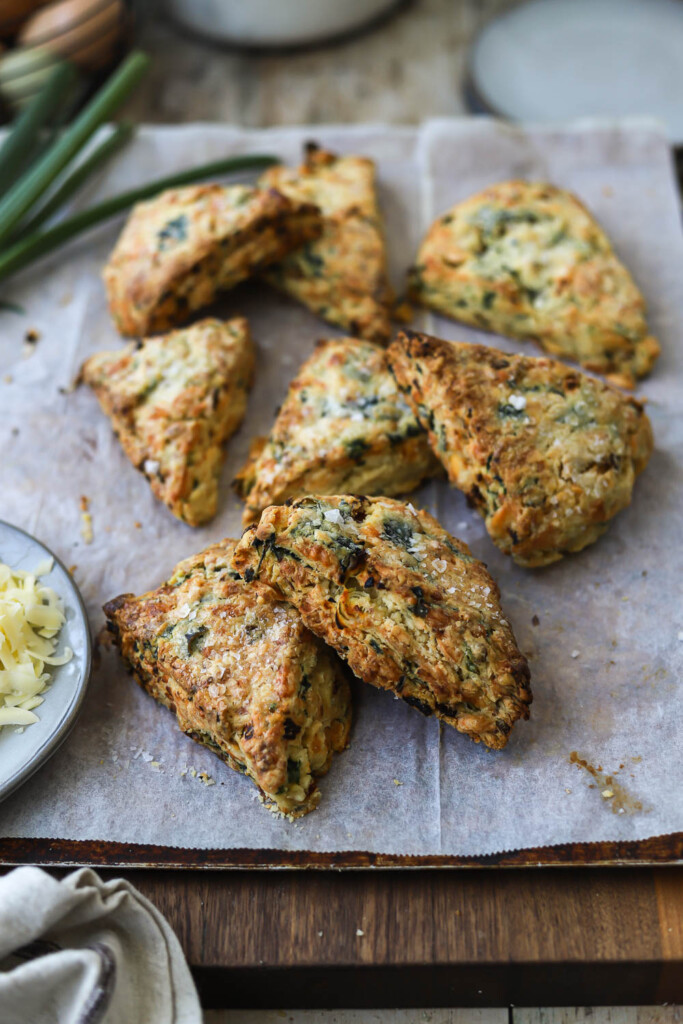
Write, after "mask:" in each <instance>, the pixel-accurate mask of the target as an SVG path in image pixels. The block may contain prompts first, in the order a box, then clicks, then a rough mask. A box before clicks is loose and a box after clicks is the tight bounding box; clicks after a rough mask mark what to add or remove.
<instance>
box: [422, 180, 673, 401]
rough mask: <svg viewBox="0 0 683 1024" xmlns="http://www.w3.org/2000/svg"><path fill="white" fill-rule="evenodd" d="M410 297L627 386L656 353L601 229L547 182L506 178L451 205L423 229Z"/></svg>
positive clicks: (637, 297)
mask: <svg viewBox="0 0 683 1024" xmlns="http://www.w3.org/2000/svg"><path fill="white" fill-rule="evenodd" d="M409 294H410V297H411V298H412V299H413V300H414V301H416V302H418V303H420V304H421V305H423V306H427V307H429V308H430V309H434V310H436V311H437V312H439V313H445V314H446V315H447V316H451V317H453V318H454V319H456V320H462V321H463V322H464V323H467V324H472V325H473V326H474V327H483V328H485V329H486V330H491V331H496V332H497V333H498V334H503V335H507V336H508V337H511V338H521V339H524V340H527V339H528V340H532V341H537V342H538V343H539V344H540V345H541V346H542V347H543V348H544V349H546V350H547V351H548V352H551V353H552V354H553V355H560V356H566V357H567V358H569V359H574V360H576V362H578V363H580V364H581V365H582V366H585V367H586V368H587V369H589V370H594V371H596V372H597V373H604V374H607V375H608V377H609V379H610V380H611V381H612V383H614V384H620V385H622V386H625V387H633V384H634V382H635V378H637V377H643V376H645V375H646V374H647V373H649V371H650V370H651V368H652V364H653V363H654V361H655V359H656V358H657V356H658V355H659V344H658V343H657V341H656V340H655V339H654V338H653V337H651V336H650V335H649V334H648V329H647V324H646V323H645V302H644V300H643V297H642V295H641V294H640V292H639V290H638V288H637V287H636V285H635V283H634V281H633V278H632V277H631V275H630V274H629V272H628V270H627V269H626V267H625V266H624V265H623V264H622V263H620V262H619V260H618V259H617V257H616V256H615V254H614V251H613V249H612V246H611V244H610V241H609V239H608V238H607V236H606V234H605V232H604V231H603V230H602V228H601V227H600V225H599V224H598V223H597V222H596V221H595V220H594V219H593V217H592V216H591V215H590V213H589V212H588V211H587V210H586V208H585V207H584V206H583V205H582V204H581V203H580V202H579V200H578V199H577V198H576V197H575V196H573V195H572V194H571V193H570V192H566V191H564V190H563V189H559V188H555V187H554V186H552V185H547V184H543V183H538V182H526V181H506V182H503V183H502V184H500V185H493V186H491V188H488V189H486V190H485V191H484V192H480V193H479V194H478V195H475V196H472V197H471V198H470V199H467V200H466V201H465V202H463V203H458V204H457V205H456V206H454V207H453V208H452V209H451V210H449V211H448V213H446V214H444V215H443V216H442V217H440V218H439V219H438V220H437V221H435V222H434V224H433V225H432V226H431V228H430V229H429V231H428V232H427V235H426V237H425V239H424V241H423V243H422V245H421V247H420V250H419V252H418V254H417V259H416V263H415V266H414V267H413V268H412V269H411V271H410V275H409Z"/></svg>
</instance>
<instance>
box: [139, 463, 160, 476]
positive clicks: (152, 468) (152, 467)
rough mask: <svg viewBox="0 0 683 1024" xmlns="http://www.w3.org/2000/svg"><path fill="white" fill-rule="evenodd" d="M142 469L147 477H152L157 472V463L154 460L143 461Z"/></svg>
mask: <svg viewBox="0 0 683 1024" xmlns="http://www.w3.org/2000/svg"><path fill="white" fill-rule="evenodd" d="M142 468H143V469H144V471H145V473H146V474H147V476H154V475H155V474H156V473H158V472H159V463H158V462H157V460H156V459H145V461H144V462H143V464H142Z"/></svg>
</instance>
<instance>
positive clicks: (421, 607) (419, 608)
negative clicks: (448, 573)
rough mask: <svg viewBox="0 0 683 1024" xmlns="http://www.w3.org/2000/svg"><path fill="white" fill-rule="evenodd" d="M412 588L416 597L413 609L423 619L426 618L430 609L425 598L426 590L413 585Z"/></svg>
mask: <svg viewBox="0 0 683 1024" xmlns="http://www.w3.org/2000/svg"><path fill="white" fill-rule="evenodd" d="M411 590H412V592H413V594H414V595H415V598H416V601H415V604H414V605H413V609H412V610H413V611H414V613H415V614H416V615H419V616H420V618H421V619H424V617H425V616H426V614H427V612H428V611H429V605H428V604H427V603H426V601H425V599H424V591H423V590H422V587H411Z"/></svg>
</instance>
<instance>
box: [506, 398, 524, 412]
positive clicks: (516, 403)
mask: <svg viewBox="0 0 683 1024" xmlns="http://www.w3.org/2000/svg"><path fill="white" fill-rule="evenodd" d="M509 401H510V405H511V406H512V408H513V409H524V408H526V397H525V396H524V395H510V399H509Z"/></svg>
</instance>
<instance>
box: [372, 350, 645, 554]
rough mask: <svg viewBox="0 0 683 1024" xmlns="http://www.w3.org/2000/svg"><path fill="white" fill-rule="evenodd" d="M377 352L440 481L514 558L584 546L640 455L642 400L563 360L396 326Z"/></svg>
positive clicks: (627, 486)
mask: <svg viewBox="0 0 683 1024" xmlns="http://www.w3.org/2000/svg"><path fill="white" fill-rule="evenodd" d="M387 355H388V359H389V363H390V366H391V368H392V371H393V373H394V375H395V377H396V380H397V383H398V385H399V387H400V388H401V389H402V391H403V392H404V394H405V396H406V398H407V399H408V401H409V402H410V403H411V405H412V407H413V410H414V411H415V414H416V416H417V417H418V419H419V420H420V422H421V423H422V425H423V427H424V428H425V430H427V431H428V433H429V439H430V442H431V445H432V448H433V449H434V452H435V453H436V455H438V457H439V458H440V459H441V461H442V462H443V465H444V466H445V468H446V471H447V472H448V476H449V479H450V481H451V483H453V484H455V486H456V487H458V488H460V490H462V491H464V492H465V493H466V494H467V495H468V497H469V499H470V500H471V502H472V504H474V506H475V507H476V508H477V509H478V510H479V511H480V512H481V514H482V515H483V517H484V519H485V521H486V528H487V530H488V532H489V534H490V536H491V538H492V540H493V541H494V543H495V544H497V545H498V547H499V548H500V549H501V550H502V551H504V552H505V553H506V554H509V555H512V557H513V558H514V560H515V561H516V562H518V563H519V564H520V565H523V566H529V567H536V566H541V565H547V564H548V563H550V562H554V561H557V560H558V559H559V558H562V557H563V556H564V555H565V554H568V553H569V552H575V551H580V550H581V549H582V548H584V547H586V546H587V545H588V544H591V543H593V542H594V541H595V540H597V539H598V537H600V535H601V534H602V533H603V532H604V530H605V529H606V526H607V523H608V521H609V520H610V519H611V518H612V517H613V516H615V515H616V514H617V512H619V511H620V509H622V508H624V507H625V506H626V505H628V504H629V502H630V500H631V494H632V491H633V484H634V481H635V478H636V476H637V474H638V473H640V472H641V471H642V470H643V469H644V468H645V466H646V464H647V461H648V459H649V457H650V455H651V453H652V446H653V438H652V427H651V425H650V421H649V419H648V417H647V415H646V414H645V412H644V410H643V407H642V405H641V404H640V403H639V402H637V401H636V400H635V399H633V398H630V397H628V396H626V395H624V394H622V393H621V392H620V391H618V390H617V389H616V388H613V387H610V386H609V385H607V384H603V383H602V382H601V381H599V380H595V379H594V378H592V377H588V376H586V375H585V374H583V373H580V372H578V371H577V370H573V369H570V368H569V367H567V366H565V365H564V364H563V363H559V362H557V361H555V360H552V359H547V358H535V357H532V356H516V355H509V354H508V353H506V352H501V351H499V350H498V349H494V348H488V347H485V346H483V345H468V344H462V343H452V342H448V341H441V340H440V339H438V338H432V337H430V336H429V335H426V334H418V333H416V332H413V331H401V332H399V334H398V336H397V338H396V340H395V341H394V342H392V344H391V345H390V347H389V349H388V352H387Z"/></svg>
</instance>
